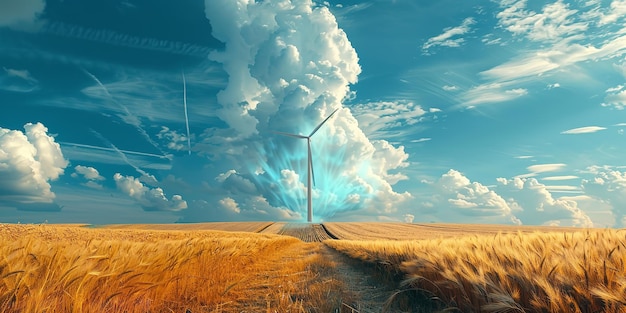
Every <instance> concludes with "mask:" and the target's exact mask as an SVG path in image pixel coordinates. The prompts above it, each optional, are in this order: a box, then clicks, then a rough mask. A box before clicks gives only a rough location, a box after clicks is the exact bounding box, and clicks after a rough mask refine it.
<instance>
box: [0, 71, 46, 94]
mask: <svg viewBox="0 0 626 313" xmlns="http://www.w3.org/2000/svg"><path fill="white" fill-rule="evenodd" d="M2 69H3V70H4V73H0V90H6V91H11V92H20V93H26V92H31V91H35V90H37V89H39V81H37V79H35V78H34V77H33V76H32V75H31V74H30V72H29V71H28V70H16V69H10V68H6V67H3V68H2Z"/></svg>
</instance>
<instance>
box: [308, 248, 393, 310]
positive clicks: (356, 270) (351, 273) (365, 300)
mask: <svg viewBox="0 0 626 313" xmlns="http://www.w3.org/2000/svg"><path fill="white" fill-rule="evenodd" d="M321 245H323V247H322V248H321V249H320V250H321V253H322V255H323V256H324V258H326V259H327V260H330V261H332V262H333V263H335V269H336V271H337V275H338V279H339V280H341V281H342V282H343V283H344V284H345V286H344V287H345V288H346V289H347V290H346V291H347V294H348V297H346V298H345V299H344V301H343V303H342V306H343V307H342V312H350V311H352V310H354V312H355V313H356V312H359V313H374V312H383V308H385V304H386V302H387V300H388V299H389V297H390V296H391V295H393V294H394V293H395V292H396V289H395V288H394V287H393V286H389V285H388V284H385V283H383V282H381V281H380V279H377V278H376V277H374V276H373V275H372V273H371V272H369V273H368V272H367V270H366V269H364V268H363V267H359V266H357V264H356V262H354V261H353V260H351V259H349V258H348V257H346V256H344V255H342V254H341V253H339V252H337V251H335V250H333V249H331V248H329V247H327V246H326V245H324V244H323V243H321ZM385 312H396V311H392V310H390V311H385Z"/></svg>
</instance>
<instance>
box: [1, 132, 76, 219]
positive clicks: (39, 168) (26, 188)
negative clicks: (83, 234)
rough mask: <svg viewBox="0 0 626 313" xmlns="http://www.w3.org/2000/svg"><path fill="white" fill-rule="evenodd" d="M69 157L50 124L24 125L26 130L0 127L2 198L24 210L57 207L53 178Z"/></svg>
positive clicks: (53, 208) (60, 172) (56, 177)
mask: <svg viewBox="0 0 626 313" xmlns="http://www.w3.org/2000/svg"><path fill="white" fill-rule="evenodd" d="M67 165H68V161H67V160H65V158H64V157H63V153H62V152H61V147H60V146H59V144H58V143H56V142H55V140H54V137H52V136H50V135H48V128H46V127H45V126H44V125H43V124H41V123H36V124H32V123H28V124H26V125H24V132H22V131H19V130H11V129H6V128H2V127H0V200H3V201H6V202H8V203H13V205H15V206H16V207H17V208H18V209H23V210H58V209H60V208H59V206H58V205H56V204H55V203H54V199H55V194H54V192H52V190H51V186H50V181H54V180H56V179H58V178H59V176H60V175H62V174H63V173H64V170H65V167H67Z"/></svg>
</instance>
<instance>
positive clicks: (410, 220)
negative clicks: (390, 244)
mask: <svg viewBox="0 0 626 313" xmlns="http://www.w3.org/2000/svg"><path fill="white" fill-rule="evenodd" d="M402 217H404V222H405V223H413V220H414V219H415V215H413V214H408V213H407V214H404V215H403V216H402Z"/></svg>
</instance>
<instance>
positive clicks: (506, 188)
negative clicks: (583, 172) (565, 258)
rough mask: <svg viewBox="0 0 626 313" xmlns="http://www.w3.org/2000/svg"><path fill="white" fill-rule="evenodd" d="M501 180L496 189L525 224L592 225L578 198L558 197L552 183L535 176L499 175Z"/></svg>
mask: <svg viewBox="0 0 626 313" xmlns="http://www.w3.org/2000/svg"><path fill="white" fill-rule="evenodd" d="M498 183H499V184H498V186H497V187H496V188H495V190H497V192H498V193H499V194H500V195H502V196H503V197H504V198H506V199H507V203H508V205H509V206H510V207H511V209H512V210H513V211H514V212H515V215H516V216H517V218H519V219H520V220H521V221H522V223H524V224H528V225H560V226H577V227H593V222H592V220H591V218H590V217H589V216H588V215H587V214H586V213H585V212H584V211H583V210H581V209H580V208H579V207H578V203H577V202H576V201H573V200H567V199H566V198H558V199H555V198H554V197H553V195H552V193H551V192H550V190H549V187H548V186H546V185H544V184H542V183H540V182H538V181H537V179H535V178H519V177H516V178H513V179H508V180H507V179H504V178H499V179H498Z"/></svg>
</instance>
